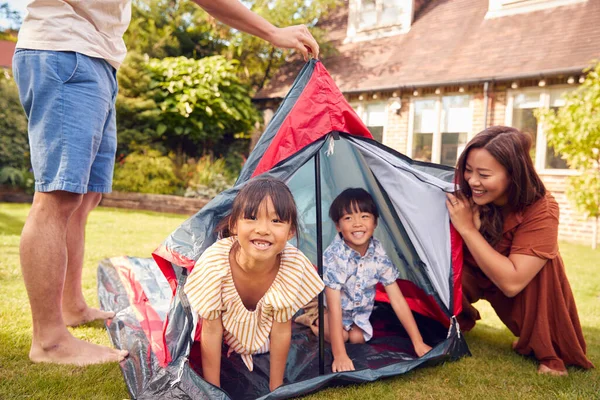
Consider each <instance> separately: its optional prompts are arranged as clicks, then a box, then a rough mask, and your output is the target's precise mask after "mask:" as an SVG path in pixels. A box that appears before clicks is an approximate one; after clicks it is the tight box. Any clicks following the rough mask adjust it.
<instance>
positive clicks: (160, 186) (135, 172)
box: [113, 148, 183, 194]
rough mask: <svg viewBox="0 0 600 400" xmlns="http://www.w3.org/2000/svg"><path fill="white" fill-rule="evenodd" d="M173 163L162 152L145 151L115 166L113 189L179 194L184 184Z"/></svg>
mask: <svg viewBox="0 0 600 400" xmlns="http://www.w3.org/2000/svg"><path fill="white" fill-rule="evenodd" d="M175 171H176V168H175V165H174V163H173V161H172V160H171V159H170V158H169V157H166V156H163V155H162V154H161V153H160V152H158V151H156V150H152V149H147V148H146V149H143V150H140V151H139V152H136V153H131V154H129V155H128V156H127V157H125V158H124V159H123V160H122V161H121V162H119V163H117V164H116V165H115V174H114V181H113V188H114V189H115V190H119V191H124V192H137V193H155V194H177V193H178V192H179V193H181V192H182V190H183V182H182V181H181V180H180V179H178V178H177V175H176V173H175Z"/></svg>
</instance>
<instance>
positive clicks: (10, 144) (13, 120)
mask: <svg viewBox="0 0 600 400" xmlns="http://www.w3.org/2000/svg"><path fill="white" fill-rule="evenodd" d="M5 166H9V167H13V168H16V169H28V168H29V167H30V161H29V141H28V138H27V117H26V116H25V113H24V112H23V107H21V103H20V101H19V93H18V91H17V85H16V84H15V82H14V81H13V80H12V78H11V76H10V74H9V72H8V70H2V69H0V167H5Z"/></svg>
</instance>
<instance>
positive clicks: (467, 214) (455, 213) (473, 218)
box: [446, 193, 481, 236]
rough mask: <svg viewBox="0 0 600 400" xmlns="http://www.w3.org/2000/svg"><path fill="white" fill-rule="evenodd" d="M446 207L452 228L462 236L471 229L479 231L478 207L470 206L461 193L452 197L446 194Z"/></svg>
mask: <svg viewBox="0 0 600 400" xmlns="http://www.w3.org/2000/svg"><path fill="white" fill-rule="evenodd" d="M446 197H447V199H446V207H448V214H450V220H451V221H452V225H454V228H455V229H456V230H457V231H458V233H460V235H461V236H464V234H465V233H466V232H468V231H469V230H471V229H473V230H476V231H479V227H480V226H481V220H480V219H479V207H478V206H477V205H475V204H472V203H471V202H470V201H469V200H468V199H466V198H465V197H464V196H463V195H462V194H461V193H458V194H457V195H453V194H451V193H446Z"/></svg>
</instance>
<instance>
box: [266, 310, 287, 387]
mask: <svg viewBox="0 0 600 400" xmlns="http://www.w3.org/2000/svg"><path fill="white" fill-rule="evenodd" d="M291 341H292V320H291V319H290V320H288V321H287V322H277V321H273V328H272V329H271V350H270V353H271V370H270V372H269V375H270V381H269V390H271V391H273V390H275V389H276V388H278V387H279V386H281V385H282V384H283V376H284V373H285V364H286V362H287V356H288V352H289V351H290V343H291Z"/></svg>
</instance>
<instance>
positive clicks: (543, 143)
mask: <svg viewBox="0 0 600 400" xmlns="http://www.w3.org/2000/svg"><path fill="white" fill-rule="evenodd" d="M554 89H571V90H573V89H574V87H573V86H567V85H557V86H550V87H543V88H540V87H531V88H524V89H508V91H507V95H506V113H505V114H504V115H505V117H504V124H505V125H506V126H513V108H514V107H513V106H514V102H515V96H516V95H518V94H521V93H532V92H534V93H535V92H538V93H540V101H539V104H540V108H546V109H547V108H549V107H550V91H551V90H554ZM547 147H548V140H547V139H546V132H545V131H544V122H543V121H539V122H538V125H537V132H536V141H535V161H534V166H535V169H536V170H537V172H538V174H540V175H576V174H577V171H574V170H572V169H570V168H565V169H562V168H561V169H557V168H546V153H547Z"/></svg>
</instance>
